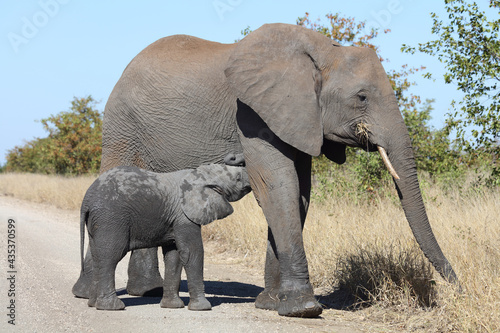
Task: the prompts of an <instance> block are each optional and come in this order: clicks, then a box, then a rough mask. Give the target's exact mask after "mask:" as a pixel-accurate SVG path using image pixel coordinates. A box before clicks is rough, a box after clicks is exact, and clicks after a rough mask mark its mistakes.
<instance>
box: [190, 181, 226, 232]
mask: <svg viewBox="0 0 500 333" xmlns="http://www.w3.org/2000/svg"><path fill="white" fill-rule="evenodd" d="M220 192H221V190H220V188H219V187H217V186H215V185H207V184H206V181H204V180H203V179H202V178H201V177H200V176H199V174H197V173H191V174H189V175H188V176H187V177H186V178H185V179H184V181H183V182H182V184H181V208H182V211H183V213H184V215H186V217H187V218H188V219H189V220H190V221H192V222H194V223H196V224H199V225H206V224H209V223H211V222H213V221H215V220H219V219H223V218H225V217H226V216H229V215H231V214H232V213H233V211H234V210H233V207H232V206H231V204H230V203H229V202H228V201H227V200H226V199H225V198H224V197H223V195H222V194H221V193H220Z"/></svg>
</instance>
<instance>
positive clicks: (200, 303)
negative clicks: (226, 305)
mask: <svg viewBox="0 0 500 333" xmlns="http://www.w3.org/2000/svg"><path fill="white" fill-rule="evenodd" d="M188 309H189V310H193V311H207V310H212V305H211V304H210V302H209V301H208V300H207V299H206V298H205V297H200V298H197V299H191V300H190V301H189V304H188Z"/></svg>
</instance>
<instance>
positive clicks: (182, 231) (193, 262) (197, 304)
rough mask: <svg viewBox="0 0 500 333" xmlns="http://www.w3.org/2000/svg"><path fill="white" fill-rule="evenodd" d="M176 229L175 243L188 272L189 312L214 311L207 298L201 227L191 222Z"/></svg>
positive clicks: (181, 224)
mask: <svg viewBox="0 0 500 333" xmlns="http://www.w3.org/2000/svg"><path fill="white" fill-rule="evenodd" d="M179 224H180V225H178V226H175V227H174V233H175V242H176V244H177V250H178V252H179V256H180V260H181V262H182V265H183V266H184V269H185V270H186V276H187V282H188V289H189V304H188V309H189V310H195V311H203V310H210V309H212V305H211V304H210V302H209V301H208V300H207V299H206V298H205V286H204V282H203V256H204V251H203V241H202V238H201V226H200V225H198V224H195V223H193V222H191V221H186V223H179Z"/></svg>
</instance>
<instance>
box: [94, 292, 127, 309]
mask: <svg viewBox="0 0 500 333" xmlns="http://www.w3.org/2000/svg"><path fill="white" fill-rule="evenodd" d="M95 308H96V309H97V310H123V309H125V303H123V301H122V300H121V299H119V298H118V297H117V296H116V295H114V296H109V297H98V298H97V300H96V302H95Z"/></svg>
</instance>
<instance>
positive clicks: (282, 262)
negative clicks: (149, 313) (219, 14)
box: [79, 24, 456, 317]
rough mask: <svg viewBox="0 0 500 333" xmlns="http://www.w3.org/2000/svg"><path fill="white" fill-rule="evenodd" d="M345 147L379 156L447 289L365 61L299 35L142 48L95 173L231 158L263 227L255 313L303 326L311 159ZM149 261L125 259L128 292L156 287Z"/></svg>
mask: <svg viewBox="0 0 500 333" xmlns="http://www.w3.org/2000/svg"><path fill="white" fill-rule="evenodd" d="M346 145H349V146H355V147H363V148H365V149H368V150H370V151H376V150H377V149H378V150H379V151H380V152H381V153H382V155H383V156H384V155H385V158H384V161H385V162H386V165H387V166H388V167H389V169H393V170H392V171H391V172H392V174H393V177H394V178H395V184H396V188H397V190H398V193H399V197H400V199H401V203H402V206H403V209H404V211H405V214H406V217H407V219H408V222H409V224H410V226H411V229H412V231H413V233H414V235H415V237H416V239H417V241H418V243H419V245H420V247H421V249H422V250H423V252H424V253H425V255H426V256H427V258H429V260H430V261H431V262H432V264H433V265H434V267H435V268H436V269H437V271H438V272H439V273H440V274H441V275H442V276H443V277H444V278H446V279H447V280H450V281H456V276H455V273H454V271H453V269H452V267H451V265H450V264H449V262H448V260H447V259H446V258H445V256H444V255H443V253H442V251H441V249H440V247H439V245H438V243H437V241H436V239H435V237H434V234H433V232H432V230H431V227H430V224H429V221H428V218H427V215H426V211H425V207H424V204H423V201H422V196H421V193H420V189H419V183H418V179H417V172H416V167H415V160H414V157H413V151H412V147H411V143H410V137H409V135H408V131H407V129H406V127H405V124H404V122H403V118H402V117H401V113H400V111H399V109H398V103H397V100H396V97H395V94H394V91H393V90H392V88H391V85H390V83H389V80H388V79H387V74H386V72H385V71H384V69H383V67H382V65H381V63H380V61H379V59H378V57H377V55H376V53H375V52H374V51H373V50H371V49H368V48H357V47H342V46H340V45H338V44H336V43H334V42H332V41H331V40H330V39H328V38H327V37H325V36H323V35H321V34H318V33H317V32H314V31H311V30H309V29H306V28H303V27H299V26H294V25H286V24H269V25H264V26H262V27H261V28H259V29H258V30H256V31H254V32H252V33H251V34H249V35H248V36H246V37H245V38H244V39H243V40H241V41H240V42H238V43H236V44H220V43H215V42H209V41H206V40H202V39H198V38H195V37H191V36H185V35H179V36H171V37H166V38H162V39H160V40H158V41H156V42H155V43H153V44H151V45H149V46H148V47H147V48H146V49H144V50H143V51H142V52H141V53H139V55H137V56H136V57H135V58H134V59H133V60H132V61H131V63H130V64H129V65H128V66H127V68H126V69H125V71H124V72H123V74H122V76H121V78H120V80H119V81H118V83H117V84H116V86H115V88H114V90H113V92H112V93H111V96H110V97H109V100H108V103H107V104H106V109H105V112H104V125H103V150H102V166H101V172H103V171H106V170H108V169H110V168H112V167H115V166H118V165H136V166H138V167H141V168H144V169H148V170H152V171H156V172H171V171H174V170H179V169H184V168H192V167H196V166H199V165H200V164H203V163H221V162H222V161H223V160H224V157H225V156H226V155H228V153H241V152H242V153H243V154H244V158H245V161H246V165H247V170H248V174H249V177H250V183H251V186H252V190H253V191H254V195H255V197H256V198H257V201H258V203H259V205H260V206H261V207H262V210H263V212H264V214H265V216H266V219H267V222H268V225H269V229H268V247H267V256H266V267H265V289H264V291H263V292H262V293H261V294H260V295H259V296H258V297H257V299H256V306H257V307H258V308H265V309H275V310H276V309H277V310H278V313H279V314H280V315H286V316H303V317H313V316H317V315H319V314H320V313H321V311H322V308H321V306H320V304H319V303H318V302H317V301H316V299H315V298H314V294H313V289H312V287H311V284H310V282H309V273H308V267H307V260H306V255H305V252H304V246H303V240H302V228H303V226H304V220H305V218H306V214H307V209H308V205H309V195H310V188H311V156H318V155H319V154H321V153H323V154H325V155H326V156H327V157H328V158H329V159H331V160H333V161H335V162H337V163H343V162H344V161H345V147H346ZM387 157H388V158H387ZM389 161H390V162H389ZM391 162H392V165H391ZM394 170H395V171H394ZM396 173H397V174H396ZM398 175H399V176H398ZM155 256H156V249H155V250H154V251H153V250H151V251H149V252H141V253H138V252H134V254H133V255H132V258H131V264H130V266H129V284H128V288H129V292H133V293H136V294H141V293H143V292H145V291H146V290H148V289H151V288H154V287H157V286H161V278H160V276H159V273H158V272H157V269H153V272H154V274H151V271H150V269H149V268H150V267H154V266H155V265H156V264H157V259H156V258H155ZM144 274H146V275H147V278H146V279H145V280H141V278H142V277H143V276H142V275H144ZM79 283H80V285H85V284H86V283H87V282H85V281H79Z"/></svg>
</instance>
